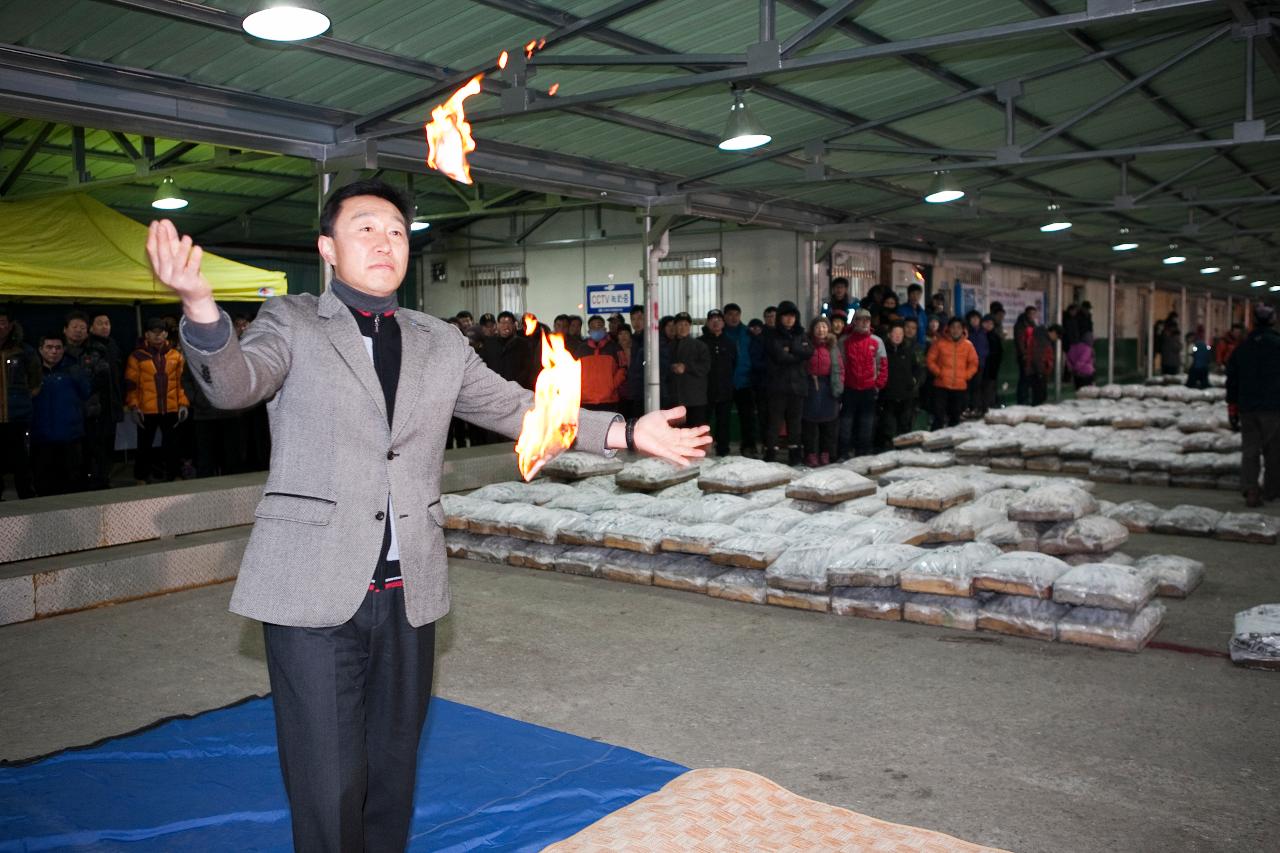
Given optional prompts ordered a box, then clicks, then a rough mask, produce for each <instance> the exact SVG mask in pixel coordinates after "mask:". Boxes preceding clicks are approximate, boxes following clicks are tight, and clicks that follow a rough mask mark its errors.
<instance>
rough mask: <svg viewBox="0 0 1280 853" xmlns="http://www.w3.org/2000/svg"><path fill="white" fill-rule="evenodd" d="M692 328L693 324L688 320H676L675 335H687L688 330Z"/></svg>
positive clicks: (685, 336) (682, 336) (680, 336)
mask: <svg viewBox="0 0 1280 853" xmlns="http://www.w3.org/2000/svg"><path fill="white" fill-rule="evenodd" d="M692 328H693V324H692V323H690V322H689V321H688V320H676V337H677V338H687V337H689V330H690V329H692Z"/></svg>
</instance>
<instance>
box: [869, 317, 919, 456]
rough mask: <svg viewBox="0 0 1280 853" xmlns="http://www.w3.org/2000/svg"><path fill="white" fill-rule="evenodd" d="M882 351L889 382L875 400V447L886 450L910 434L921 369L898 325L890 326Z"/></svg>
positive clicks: (913, 346) (911, 341)
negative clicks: (876, 436)
mask: <svg viewBox="0 0 1280 853" xmlns="http://www.w3.org/2000/svg"><path fill="white" fill-rule="evenodd" d="M884 351H885V356H886V363H887V364H888V367H889V381H888V384H886V385H885V386H884V389H883V390H881V391H880V395H879V397H878V398H877V399H876V408H877V410H878V411H877V412H876V423H877V424H878V425H879V432H880V436H879V441H878V444H879V446H880V447H881V449H884V450H887V449H889V448H891V447H892V446H893V440H894V439H895V438H897V437H898V436H900V435H902V434H903V433H906V432H911V426H912V424H911V420H912V418H913V417H914V415H915V401H916V392H917V390H918V389H919V387H920V378H921V369H920V360H919V359H918V358H916V342H915V341H914V340H908V339H907V336H906V331H905V328H904V325H903V323H902V322H901V321H899V322H897V323H893V324H892V325H890V326H889V330H888V334H887V335H886V336H885V340H884Z"/></svg>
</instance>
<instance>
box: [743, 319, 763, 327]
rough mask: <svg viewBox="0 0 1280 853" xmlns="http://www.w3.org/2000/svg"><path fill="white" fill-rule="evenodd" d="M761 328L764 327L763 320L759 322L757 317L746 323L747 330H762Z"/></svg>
mask: <svg viewBox="0 0 1280 853" xmlns="http://www.w3.org/2000/svg"><path fill="white" fill-rule="evenodd" d="M763 326H764V320H761V319H760V318H759V317H752V318H751V322H750V323H747V328H748V329H759V328H762V327H763Z"/></svg>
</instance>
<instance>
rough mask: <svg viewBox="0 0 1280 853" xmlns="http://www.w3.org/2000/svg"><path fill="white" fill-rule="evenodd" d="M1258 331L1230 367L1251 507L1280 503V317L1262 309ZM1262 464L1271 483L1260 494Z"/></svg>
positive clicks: (1231, 407)
mask: <svg viewBox="0 0 1280 853" xmlns="http://www.w3.org/2000/svg"><path fill="white" fill-rule="evenodd" d="M1253 319H1254V328H1253V331H1252V332H1251V333H1250V334H1249V337H1247V338H1245V340H1244V343H1242V344H1240V346H1238V347H1236V350H1235V352H1233V353H1232V354H1231V358H1230V359H1229V360H1228V361H1227V413H1228V414H1229V416H1230V418H1231V424H1232V427H1234V428H1236V429H1239V430H1240V439H1241V444H1242V447H1241V452H1242V458H1241V460H1240V483H1241V485H1242V486H1243V487H1244V502H1245V505H1246V506H1250V507H1259V506H1262V502H1263V501H1264V500H1267V501H1273V500H1275V499H1277V498H1280V332H1277V331H1276V311H1275V309H1274V308H1272V307H1271V306H1270V305H1259V306H1258V307H1256V308H1255V309H1254V311H1253ZM1259 460H1261V462H1262V464H1263V465H1264V466H1265V467H1266V472H1265V477H1266V480H1265V482H1264V483H1263V484H1262V486H1261V488H1259V484H1258V476H1259V473H1260V471H1259V468H1260V467H1261V466H1259Z"/></svg>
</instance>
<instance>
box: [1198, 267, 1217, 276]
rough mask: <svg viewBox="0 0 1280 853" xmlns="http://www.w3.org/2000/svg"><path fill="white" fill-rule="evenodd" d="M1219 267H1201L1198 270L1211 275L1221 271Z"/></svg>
mask: <svg viewBox="0 0 1280 853" xmlns="http://www.w3.org/2000/svg"><path fill="white" fill-rule="evenodd" d="M1221 269H1222V268H1221V267H1201V268H1200V272H1201V273H1203V274H1204V275H1213V274H1214V273H1216V272H1221Z"/></svg>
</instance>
